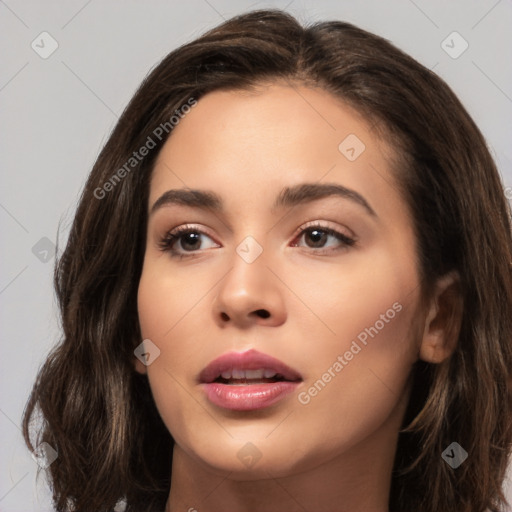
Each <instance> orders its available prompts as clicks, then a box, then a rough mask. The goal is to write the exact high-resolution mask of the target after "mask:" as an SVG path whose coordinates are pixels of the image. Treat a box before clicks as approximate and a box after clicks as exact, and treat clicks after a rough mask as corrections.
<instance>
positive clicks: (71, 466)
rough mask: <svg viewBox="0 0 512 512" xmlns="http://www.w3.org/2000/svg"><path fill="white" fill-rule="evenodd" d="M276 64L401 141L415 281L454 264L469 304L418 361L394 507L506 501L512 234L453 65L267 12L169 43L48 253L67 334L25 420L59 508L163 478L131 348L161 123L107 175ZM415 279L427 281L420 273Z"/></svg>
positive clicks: (166, 447)
mask: <svg viewBox="0 0 512 512" xmlns="http://www.w3.org/2000/svg"><path fill="white" fill-rule="evenodd" d="M278 80H279V81H283V80H284V81H286V82H288V83H289V84H290V85H291V86H292V87H293V84H294V83H295V84H296V83H302V84H305V85H308V86H312V87H319V88H322V89H323V90H326V91H328V92H330V93H331V94H333V95H334V96H335V97H337V98H339V99H341V100H342V101H343V102H345V104H348V105H350V106H351V107H353V108H355V109H356V110H357V111H358V112H360V113H361V114H362V115H364V116H365V117H366V119H368V121H369V122H371V123H373V124H374V126H377V127H379V133H381V134H382V136H383V137H387V138H388V140H392V141H393V145H394V147H395V148H397V151H396V153H397V164H396V175H397V179H398V181H399V183H400V186H401V189H402V191H403V194H404V196H405V197H406V198H407V200H408V203H409V206H410V211H411V212H412V218H413V222H414V226H415V231H416V236H417V246H418V261H419V266H420V273H421V275H422V277H423V283H434V282H435V280H436V278H438V277H439V276H442V275H444V274H446V273H447V272H449V271H451V270H455V271H457V272H458V273H459V275H460V288H461V293H462V298H463V303H464V311H463V316H462V328H461V331H460V335H459V339H458V344H457V348H456V350H455V352H454V353H453V355H452V356H451V357H450V358H449V359H448V360H446V361H444V362H443V363H441V364H428V363H424V362H421V361H419V362H417V363H416V365H415V367H414V368H413V379H414V385H413V387H412V392H411V398H410V403H409V408H408V411H407V413H406V416H405V419H404V424H403V429H402V431H401V432H400V435H399V441H398V448H397V453H396V458H395V463H394V470H393V475H392V485H391V495H390V503H389V507H390V510H391V511H393V512H411V511H413V510H414V511H416V512H448V511H450V512H452V511H454V510H457V511H459V512H470V511H471V512H482V511H484V510H485V509H489V510H491V511H499V510H502V509H504V507H505V506H506V505H505V497H504V495H503V492H502V484H503V481H504V477H505V472H506V466H507V458H508V455H509V454H510V452H511V444H512V421H511V417H512V415H511V405H512V403H511V402H512V400H511V396H512V393H511V386H512V382H511V369H512V237H511V222H510V206H509V205H508V203H507V201H506V199H505V195H504V191H503V186H502V183H501V181H500V178H499V175H498V172H497V169H496V166H495V164H494V162H493V160H492V157H491V156H490V154H489V151H488V149H487V147H486V143H485V140H484V138H483V136H482V134H481V133H480V131H479V130H478V128H477V126H476V125H475V123H474V122H473V120H472V119H471V118H470V116H469V114H468V113H467V112H466V110H465V109H464V107H463V106H462V105H461V103H460V102H459V100H458V99H457V98H456V96H455V95H454V93H453V92H452V91H451V90H450V88H449V87H448V86H447V85H446V84H445V83H444V82H443V80H441V79H440V78H439V77H438V76H436V75H435V74H434V73H433V72H431V71H429V70H428V69H426V68H425V67H423V66H422V65H420V64H419V63H418V62H416V61H415V60H414V59H412V58H411V57H409V56H408V55H406V54H404V53H403V52H402V51H400V50H399V49H397V48H396V47H395V46H393V45H392V44H390V43H389V42H388V41H386V40H385V39H382V38H381V37H378V36H376V35H373V34H371V33H368V32H366V31H364V30H361V29H359V28H357V27H355V26H353V25H350V24H348V23H343V22H339V21H332V22H322V23H315V24H312V25H310V26H306V27H304V26H302V25H301V24H299V23H298V22H297V20H296V19H294V18H293V17H292V16H290V15H288V14H286V13H284V12H282V11H278V10H266V11H254V12H250V13H247V14H244V15H241V16H238V17H235V18H232V19H230V20H228V21H226V22H225V23H223V24H222V25H220V26H218V27H217V28H215V29H213V30H211V31H209V32H207V33H206V34H205V35H203V36H202V37H200V38H198V39H196V40H194V41H192V42H191V43H189V44H186V45H184V46H181V47H180V48H178V49H176V50H174V51H172V52H171V53H170V54H169V55H168V56H167V57H165V58H164V59H163V61H162V62H161V63H160V64H159V65H158V66H157V67H156V68H154V70H153V71H152V72H151V73H150V74H149V75H148V76H147V77H146V79H145V80H144V81H143V83H142V84H141V86H140V88H139V89H138V91H137V92H136V94H135V95H134V97H133V98H132V100H131V101H130V103H129V105H128V106H127V108H126V109H125V111H124V113H123V114H122V116H121V118H120V119H119V122H118V123H117V125H116V127H115V129H114V130H113V132H112V134H111V136H110V138H109V140H108V141H107V143H106V144H105V146H104V148H103V150H102V151H101V153H100V155H99V157H98V159H97V161H96V163H95V165H94V167H93V169H92V172H91V173H90V176H89V178H88V181H87V183H86V186H85V189H84V190H83V193H82V196H81V199H80V201H79V205H78V209H77V212H76V215H75V218H74V222H73V225H72V229H71V232H70V235H69V239H68V241H67V245H66V247H65V250H64V252H63V254H62V256H61V257H60V260H59V261H58V262H57V264H56V269H55V288H56V294H57V298H58V302H59V305H60V313H61V318H62V331H63V336H62V339H61V340H60V342H59V344H58V345H57V346H56V348H55V349H54V350H53V351H52V352H51V354H50V355H49V357H48V358H47V360H46V361H45V362H44V364H43V366H42V368H41V369H40V371H39V374H38V377H37V380H36V383H35V385H34V388H33V390H32V393H31V396H30V398H29V401H28V403H27V406H26V409H25V412H24V418H23V429H24V436H25V440H26V443H27V445H28V447H29V448H30V449H31V450H33V449H34V447H35V446H36V444H37V443H39V442H43V441H46V442H47V443H49V444H50V445H51V446H52V447H54V448H55V449H56V450H57V451H58V458H57V460H56V461H55V462H54V463H53V464H51V465H50V467H49V468H48V472H49V477H50V482H51V486H52V491H53V500H54V505H55V507H56V510H57V511H59V512H61V511H71V510H73V511H76V512H90V511H95V512H97V511H104V510H112V508H113V507H114V506H115V504H116V502H117V501H118V500H120V499H125V500H126V504H127V511H136V512H141V511H146V512H150V511H160V510H163V508H164V506H165V502H166V500H167V497H168V494H169V488H170V477H171V455H172V448H173V439H172V438H171V436H170V434H169V432H168V430H167V429H166V427H165V425H164V424H163V422H162V420H161V418H160V416H159V414H158V412H157V409H156V406H155V403H154V401H153V398H152V395H151V390H150V387H149V384H148V380H147V377H146V376H145V375H140V374H138V373H137V372H136V371H135V370H134V363H133V360H134V354H133V351H134V348H135V347H136V346H137V345H138V344H139V343H140V341H141V333H140V329H139V325H138V314H137V304H136V297H137V287H138V282H139V278H140V275H141V270H142V262H143V257H144V250H145V235H146V223H147V203H148V191H149V182H150V177H151V171H152V167H153V165H154V162H155V159H156V157H157V155H158V152H159V149H160V148H161V147H162V145H163V144H164V143H165V139H166V137H162V140H160V141H158V143H157V147H156V148H154V149H152V150H151V151H150V152H149V154H148V155H147V156H146V157H145V158H143V159H141V161H137V164H136V165H135V166H134V167H133V169H131V170H130V172H127V173H126V176H125V177H124V178H123V179H122V181H120V182H119V183H116V184H115V186H112V187H110V190H109V192H108V194H103V193H102V194H103V195H104V196H105V197H103V198H102V199H98V195H99V194H98V189H100V188H102V187H104V184H105V183H106V182H107V181H109V180H110V179H112V176H113V175H114V174H115V173H116V171H117V170H118V169H120V168H122V167H123V165H125V164H126V162H127V161H129V159H130V157H132V156H133V152H134V151H136V150H137V149H139V148H140V147H142V146H143V145H144V144H145V143H146V141H147V137H148V136H149V135H151V133H153V131H154V130H155V128H156V127H157V126H159V125H160V124H161V123H165V122H166V121H168V120H169V119H170V118H171V116H172V115H173V113H174V112H175V111H176V110H177V109H180V108H181V107H182V105H184V104H186V103H187V102H188V101H190V98H194V99H196V100H199V99H200V98H201V97H202V96H204V95H205V94H207V93H208V92H211V91H214V90H220V89H230V90H235V89H248V88H251V87H253V86H255V85H257V84H259V83H263V82H267V83H268V82H275V81H278ZM171 133H172V132H171ZM132 163H133V162H132ZM103 190H105V188H104V189H103ZM95 191H96V194H95ZM423 291H424V293H425V294H426V295H428V294H429V293H430V292H431V290H430V289H429V287H428V286H427V285H425V288H424V290H423ZM36 417H40V419H41V421H40V422H39V424H38V427H37V428H35V427H34V426H33V424H32V421H31V420H32V419H36ZM453 441H456V442H458V443H459V444H460V445H461V446H462V447H463V448H464V449H465V450H466V451H467V452H468V454H469V457H468V458H467V460H466V461H465V462H464V463H463V464H462V465H461V466H460V467H458V468H457V469H452V468H451V467H450V466H449V465H448V464H446V463H445V462H444V461H443V459H442V458H441V453H442V452H443V450H444V449H445V448H446V447H447V446H448V445H450V444H451V443H452V442H453Z"/></svg>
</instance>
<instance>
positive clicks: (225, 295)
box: [214, 235, 284, 323]
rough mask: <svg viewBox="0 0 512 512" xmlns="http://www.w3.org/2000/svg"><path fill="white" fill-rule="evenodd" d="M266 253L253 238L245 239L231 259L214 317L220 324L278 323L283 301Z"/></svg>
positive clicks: (282, 309) (282, 314)
mask: <svg viewBox="0 0 512 512" xmlns="http://www.w3.org/2000/svg"><path fill="white" fill-rule="evenodd" d="M268 256H269V255H268V252H267V251H266V250H265V249H264V247H263V244H260V243H259V242H258V241H257V240H256V238H255V237H253V236H250V235H249V236H246V237H245V238H244V239H243V240H242V241H241V242H240V243H239V244H238V245H237V246H236V248H235V251H234V252H233V254H232V256H231V262H230V263H231V270H230V271H229V272H228V274H227V275H226V276H225V278H224V279H223V280H222V281H221V283H220V288H219V291H218V294H217V296H216V301H215V307H214V309H215V311H214V313H215V315H216V317H217V318H222V319H224V320H226V319H230V320H232V321H233V322H235V323H236V322H239V323H247V322H250V321H251V319H256V318H258V319H260V320H261V319H263V318H266V319H268V320H266V322H267V323H269V322H281V321H282V320H283V318H284V301H283V297H282V290H280V288H279V282H278V281H277V280H276V279H275V278H274V277H273V275H272V272H270V271H269V269H268V268H267V263H268Z"/></svg>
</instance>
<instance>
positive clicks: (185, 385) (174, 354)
mask: <svg viewBox="0 0 512 512" xmlns="http://www.w3.org/2000/svg"><path fill="white" fill-rule="evenodd" d="M159 263H162V265H160V264H159ZM164 267H165V262H164V261H161V262H156V264H155V263H154V262H152V264H151V265H147V266H146V268H145V269H144V270H143V273H142V276H141V280H140V283H139V289H138V297H137V302H138V313H139V323H140V328H141V332H142V336H143V338H144V339H150V340H151V341H152V342H153V343H154V344H155V345H156V346H157V347H158V348H159V350H160V355H159V356H158V358H156V359H155V360H154V362H153V363H152V364H150V365H149V366H147V367H146V371H147V375H148V379H149V384H150V387H151V391H152V394H153V398H154V400H155V403H156V406H157V409H158V411H159V413H160V416H161V417H162V420H163V421H164V423H165V425H166V426H167V428H168V430H169V432H171V435H172V436H173V438H174V439H175V440H176V441H177V442H178V443H183V444H185V445H186V444H187V438H188V433H190V432H193V431H195V430H196V431H200V430H201V428H202V426H201V422H200V421H198V423H197V425H195V420H196V419H198V420H200V419H201V416H203V419H204V411H203V410H202V409H200V407H199V406H198V404H197V402H196V401H194V400H192V399H191V398H190V394H189V392H188V391H187V389H190V387H191V386H193V385H194V384H195V382H194V377H195V375H194V372H193V371H189V370H191V366H192V365H191V362H193V361H194V358H195V357H201V353H202V351H203V350H204V348H205V347H204V344H203V343H201V339H200V334H201V329H198V322H195V321H190V317H189V315H191V314H192V312H193V317H194V318H196V317H197V318H202V319H204V318H205V315H207V314H208V312H207V311H206V310H205V309H204V308H205V302H206V301H204V302H203V301H202V300H201V299H204V298H205V293H207V292H208V290H209V288H211V287H209V286H208V282H204V289H203V288H201V286H192V284H196V285H198V284H199V283H201V280H194V283H191V282H190V280H189V279H187V280H183V281H180V280H177V279H176V277H175V276H174V278H172V279H171V278H170V277H169V274H170V272H169V271H168V270H165V268H164ZM200 324H201V323H200V322H199V325H200ZM201 413H202V414H201ZM185 419H186V421H185Z"/></svg>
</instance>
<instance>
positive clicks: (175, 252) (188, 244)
mask: <svg viewBox="0 0 512 512" xmlns="http://www.w3.org/2000/svg"><path fill="white" fill-rule="evenodd" d="M159 246H160V249H161V250H162V251H164V252H169V253H170V254H171V256H178V257H180V258H183V257H187V256H192V255H193V254H194V253H195V252H197V251H200V250H204V249H210V248H212V247H219V245H218V244H217V243H215V242H214V241H213V240H212V239H211V238H210V237H209V236H208V235H207V234H206V233H205V232H204V231H202V230H200V229H198V228H195V227H190V226H181V227H179V228H176V229H174V230H172V231H169V232H168V233H167V234H166V235H165V236H164V237H163V238H162V239H161V240H160V243H159ZM187 253H189V254H187Z"/></svg>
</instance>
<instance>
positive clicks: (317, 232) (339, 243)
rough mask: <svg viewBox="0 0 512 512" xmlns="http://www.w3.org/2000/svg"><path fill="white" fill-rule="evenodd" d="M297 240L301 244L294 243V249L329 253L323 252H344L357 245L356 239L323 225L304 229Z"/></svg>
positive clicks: (314, 225)
mask: <svg viewBox="0 0 512 512" xmlns="http://www.w3.org/2000/svg"><path fill="white" fill-rule="evenodd" d="M295 240H298V241H299V242H294V243H293V244H292V246H294V247H309V248H311V249H329V250H328V251H323V252H331V251H338V250H342V249H345V248H347V247H351V246H353V245H354V244H355V243H356V241H355V239H354V238H351V237H350V236H348V235H345V234H343V233H340V232H339V231H336V230H335V229H332V228H329V227H327V226H323V225H321V224H313V225H309V226H307V227H306V228H304V229H302V230H301V231H300V233H299V235H298V237H296V238H295ZM302 240H304V243H300V241H302ZM315 252H319V251H315Z"/></svg>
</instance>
